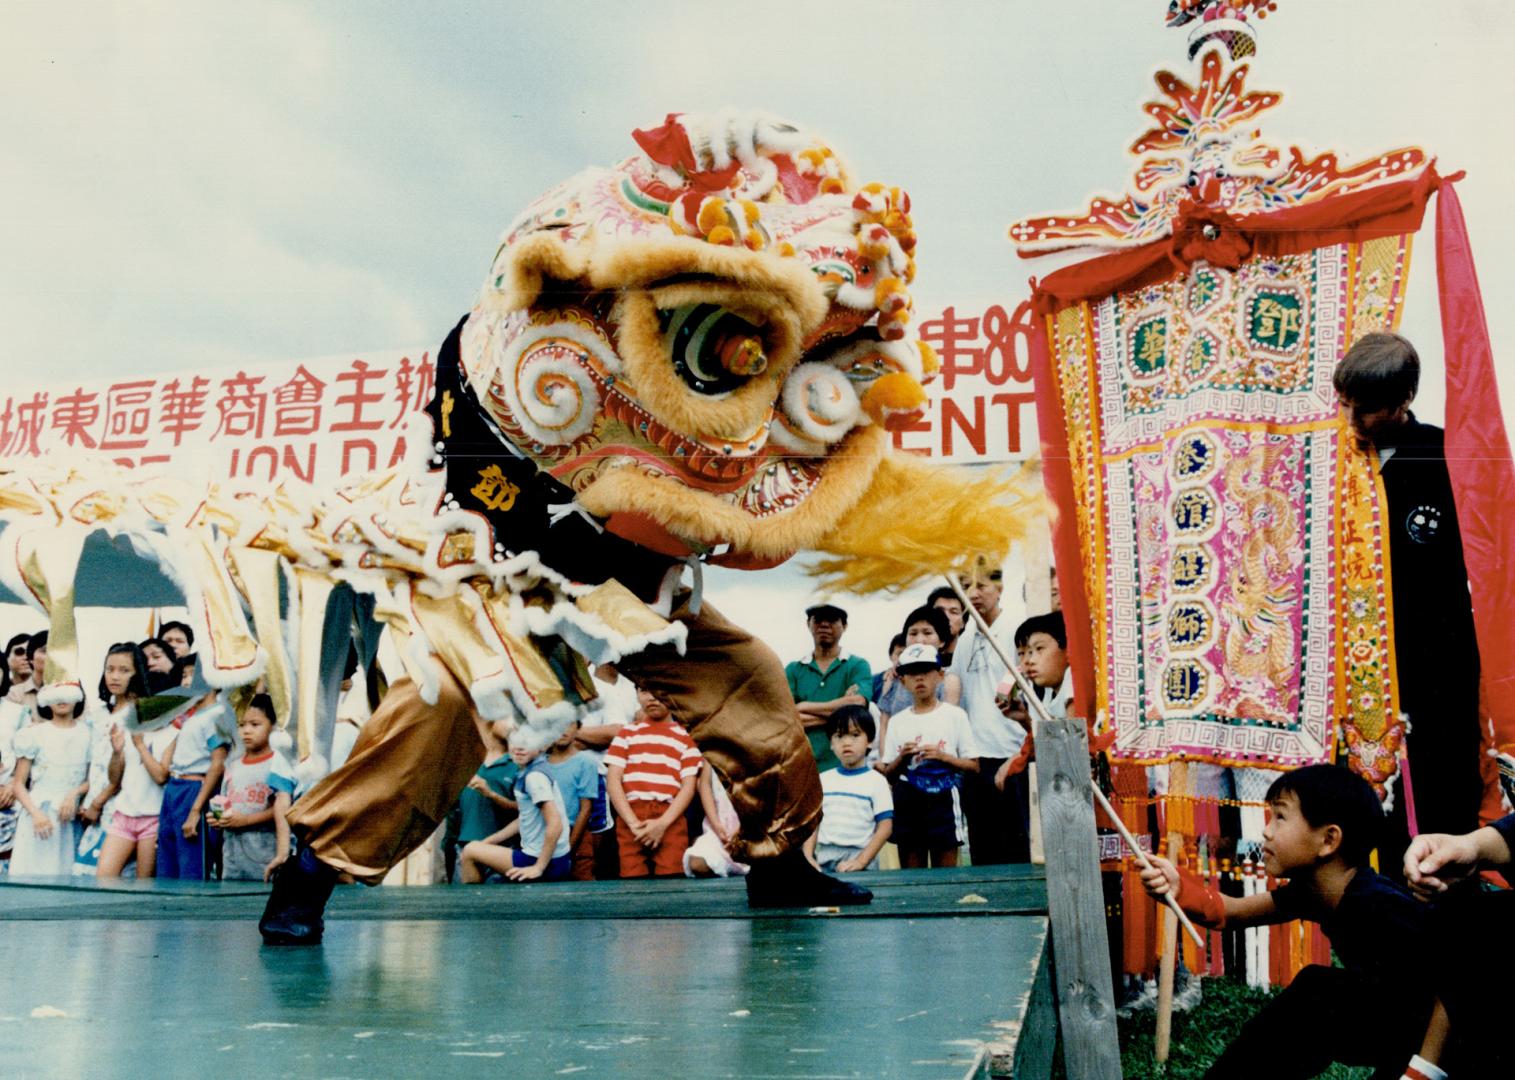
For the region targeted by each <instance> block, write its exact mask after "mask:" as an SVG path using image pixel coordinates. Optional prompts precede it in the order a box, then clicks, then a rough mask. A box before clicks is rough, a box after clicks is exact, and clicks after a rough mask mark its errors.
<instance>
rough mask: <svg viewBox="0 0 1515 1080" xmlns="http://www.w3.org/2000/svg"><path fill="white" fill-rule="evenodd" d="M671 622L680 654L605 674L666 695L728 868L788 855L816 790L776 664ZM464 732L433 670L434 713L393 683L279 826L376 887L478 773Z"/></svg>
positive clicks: (636, 659) (697, 621)
mask: <svg viewBox="0 0 1515 1080" xmlns="http://www.w3.org/2000/svg"><path fill="white" fill-rule="evenodd" d="M673 617H674V618H676V619H679V620H680V621H682V622H683V623H684V624H685V625H686V626H687V627H688V628H689V637H688V641H687V645H686V649H685V652H684V655H683V656H680V655H679V654H678V653H677V652H676V651H675V650H674V649H673V648H672V647H670V646H658V647H655V648H651V649H647V650H645V651H643V652H641V653H638V654H636V655H634V656H628V657H626V658H624V659H623V660H621V661H620V662H619V663H618V664H617V665H616V666H617V667H618V668H619V669H620V671H621V672H622V673H623V674H625V675H626V676H627V677H628V678H629V679H631V681H632V682H633V683H634V684H636V685H637V686H639V687H643V688H646V689H648V690H652V691H654V692H656V693H659V694H662V695H665V696H666V698H667V699H668V701H669V703H670V706H671V708H672V711H673V715H674V718H675V719H677V720H678V721H679V722H680V723H681V724H683V725H684V726H685V727H686V728H688V729H689V733H690V735H692V736H693V737H694V741H695V742H696V743H697V744H698V745H699V748H700V750H701V752H702V753H703V754H704V755H705V758H706V760H707V761H709V762H710V764H711V766H712V767H713V768H714V769H715V771H716V773H717V775H719V776H720V778H721V781H722V783H724V784H725V785H726V789H727V791H728V792H730V795H731V803H732V806H733V807H734V808H735V809H736V812H737V815H738V817H739V818H740V819H741V830H740V833H739V835H738V837H737V840H736V843H735V844H734V847H735V849H736V850H734V851H733V853H732V854H733V856H734V857H735V858H737V859H739V860H740V861H743V862H750V861H751V860H753V859H755V858H763V857H766V856H772V855H777V854H779V853H780V852H782V851H785V850H787V849H788V848H790V847H794V846H797V845H799V844H800V843H802V842H803V841H804V840H805V838H806V837H808V836H809V835H810V834H811V833H812V832H814V831H815V828H816V825H817V823H818V822H819V819H820V812H821V783H820V776H819V774H818V773H817V772H816V768H815V758H814V757H813V756H812V754H811V752H810V743H809V741H808V740H807V739H806V738H805V733H804V729H803V728H802V727H801V726H800V722H799V718H798V717H797V715H796V712H795V705H794V699H793V697H792V696H791V695H790V693H789V684H788V683H787V682H786V681H785V678H784V669H783V665H781V664H780V663H779V659H778V657H777V656H776V655H775V654H774V652H773V650H772V649H770V648H768V646H766V645H764V644H763V643H762V642H760V641H758V640H757V639H755V638H754V637H753V636H752V635H751V634H749V633H747V632H746V631H745V630H743V629H742V628H741V627H739V626H737V625H736V624H735V623H732V622H729V621H727V620H726V619H725V618H724V617H723V616H721V614H720V613H719V612H717V611H716V610H715V609H714V608H713V607H711V606H710V605H709V604H705V605H704V606H703V607H702V608H701V610H700V613H699V614H698V615H691V614H690V613H689V610H688V606H687V598H685V599H684V600H683V602H681V603H680V605H679V606H678V607H677V608H676V609H675V610H674V612H673ZM439 667H440V665H439ZM478 725H479V720H478V717H477V715H476V714H475V712H474V709H473V703H472V701H471V700H470V699H469V696H468V693H467V692H466V691H465V690H464V688H463V687H462V686H461V685H459V683H458V681H457V679H456V678H455V677H453V675H452V674H451V673H450V672H447V671H446V669H445V668H443V675H442V680H441V691H440V695H439V697H438V699H437V703H436V704H435V705H428V704H427V703H426V702H425V701H423V700H421V695H420V691H419V690H418V689H417V688H416V686H415V684H414V683H413V682H412V681H411V680H409V679H401V680H399V681H398V682H396V683H394V684H393V685H392V686H391V687H390V688H389V692H388V693H387V694H386V695H385V696H384V700H383V701H382V702H381V703H380V705H379V708H378V710H377V711H376V712H375V713H374V714H373V716H372V717H370V718H369V720H368V722H367V723H366V724H364V725H363V730H362V731H361V732H360V733H359V735H358V739H357V742H356V743H355V744H354V745H353V748H352V754H351V755H350V756H349V757H348V759H347V762H346V763H345V764H344V765H343V766H342V767H341V768H339V769H337V770H336V771H334V772H332V773H331V774H330V775H329V776H327V777H326V778H325V779H324V780H322V781H321V782H320V783H318V784H317V785H316V786H315V787H313V788H312V789H311V790H310V791H308V792H307V793H306V794H305V795H303V796H301V797H300V799H299V801H297V802H296V803H295V805H294V807H293V808H292V809H291V810H290V814H289V821H290V825H291V826H292V827H293V828H294V830H295V831H296V833H297V834H298V835H299V836H300V838H301V840H302V841H303V842H304V843H305V844H307V845H309V846H310V847H311V849H312V850H313V851H314V852H315V853H316V855H317V856H318V857H319V858H320V859H321V860H322V861H323V862H326V863H328V864H330V865H331V866H335V867H337V868H338V869H339V870H345V871H346V872H347V873H350V874H351V875H352V876H353V877H355V878H357V879H358V880H359V881H364V882H367V883H368V884H378V883H379V882H380V881H382V880H383V878H384V875H385V874H386V873H387V872H388V871H389V868H390V867H392V866H394V865H395V864H396V863H398V862H399V861H400V860H401V859H403V858H404V857H405V856H406V855H407V854H409V853H410V852H411V851H413V850H415V848H417V847H419V846H420V845H421V844H422V843H423V842H424V841H425V840H426V838H427V837H428V836H430V835H431V834H432V833H433V832H435V831H436V829H437V826H438V825H440V824H441V823H442V820H443V819H444V818H445V817H446V816H447V813H448V811H449V810H451V809H452V807H453V806H454V805H455V804H456V803H457V801H458V796H459V794H460V793H461V792H462V790H463V789H464V788H465V787H466V786H467V785H468V781H469V779H470V778H471V777H472V776H473V774H474V773H475V772H477V771H478V768H479V765H480V764H482V763H483V760H484V743H483V741H482V740H481V739H480V737H479V731H478Z"/></svg>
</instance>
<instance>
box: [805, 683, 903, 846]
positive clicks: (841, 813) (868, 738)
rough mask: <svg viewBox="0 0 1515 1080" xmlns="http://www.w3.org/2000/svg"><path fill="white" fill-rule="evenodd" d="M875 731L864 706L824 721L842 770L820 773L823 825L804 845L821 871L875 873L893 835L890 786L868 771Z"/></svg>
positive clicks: (849, 706)
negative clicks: (880, 853) (879, 855)
mask: <svg viewBox="0 0 1515 1080" xmlns="http://www.w3.org/2000/svg"><path fill="white" fill-rule="evenodd" d="M873 730H874V729H873V714H872V713H870V712H869V711H868V710H867V709H865V708H863V707H862V706H861V705H848V706H847V707H846V708H842V709H838V710H837V711H836V712H834V713H832V714H831V716H830V717H829V718H828V719H827V721H826V732H827V734H828V735H829V736H830V737H831V751H832V753H834V754H836V757H837V760H838V761H839V762H840V764H839V765H837V766H836V767H835V768H833V769H827V770H826V771H825V772H823V773H821V795H822V801H821V825H820V828H819V829H817V830H816V831H815V832H813V833H811V834H810V838H809V839H808V840H806V841H805V854H806V855H808V856H809V857H810V859H811V861H812V862H814V863H815V864H816V865H817V866H819V867H820V868H821V869H822V870H827V871H836V872H838V873H843V874H846V873H851V872H852V871H855V870H877V869H878V853H879V852H880V851H882V850H883V848H884V845H885V844H886V843H888V842H889V837H890V835H891V834H892V833H893V831H894V796H893V795H892V794H891V793H890V791H889V781H887V780H885V779H884V777H883V774H881V773H880V772H879V771H878V770H877V769H871V768H869V767H868V748H869V747H870V746H871V745H872V744H873Z"/></svg>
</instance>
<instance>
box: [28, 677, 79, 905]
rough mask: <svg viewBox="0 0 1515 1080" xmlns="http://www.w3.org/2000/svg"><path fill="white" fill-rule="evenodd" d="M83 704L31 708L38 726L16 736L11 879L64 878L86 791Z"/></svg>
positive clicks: (69, 868) (75, 843)
mask: <svg viewBox="0 0 1515 1080" xmlns="http://www.w3.org/2000/svg"><path fill="white" fill-rule="evenodd" d="M83 712H84V702H82V701H80V702H77V703H75V704H73V705H56V706H52V707H49V706H44V705H39V706H37V715H38V720H37V722H36V723H35V724H30V725H28V726H26V727H24V728H22V729H21V730H19V731H17V732H16V735H15V741H14V747H15V752H16V774H15V778H14V784H15V791H16V802H17V803H19V804H20V806H21V810H22V815H23V816H22V819H21V820H20V821H19V822H17V826H16V839H15V847H14V849H13V850H12V852H11V875H12V876H13V877H14V876H19V875H23V874H31V875H44V876H48V877H67V876H68V875H69V874H70V873H71V872H72V870H73V865H74V852H75V851H76V850H77V848H78V843H79V830H80V821H79V804H80V802H81V801H82V800H83V798H84V796H85V794H86V793H87V792H88V791H89V779H88V776H89V744H90V729H89V725H87V724H82V723H80V722H79V717H80V716H81V715H82V714H83Z"/></svg>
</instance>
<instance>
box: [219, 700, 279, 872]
mask: <svg viewBox="0 0 1515 1080" xmlns="http://www.w3.org/2000/svg"><path fill="white" fill-rule="evenodd" d="M276 719H277V717H276V716H275V715H274V703H273V699H272V698H271V697H269V696H268V695H267V694H254V695H253V698H252V700H251V701H249V702H248V703H247V707H246V708H245V709H243V710H242V716H241V718H240V719H239V720H238V721H237V734H238V735H239V736H241V739H242V753H240V754H239V755H237V756H236V757H234V758H232V759H231V761H229V762H228V763H227V765H226V771H225V775H224V777H223V779H222V782H221V796H220V798H219V799H216V800H213V801H212V807H213V809H212V811H211V818H210V824H211V825H213V826H215V827H216V828H217V829H220V830H221V831H222V833H223V835H224V836H225V838H226V839H225V841H224V846H223V847H222V852H221V877H222V879H223V880H225V881H267V880H268V879H269V878H270V877H271V876H272V875H273V872H274V871H275V870H277V869H278V868H279V867H280V866H283V865H284V863H285V862H286V861H287V860H288V859H289V854H290V852H289V822H288V819H287V817H286V815H287V814H288V813H289V807H290V803H291V802H292V801H293V800H294V792H295V770H294V766H293V765H291V764H290V763H289V761H288V760H287V759H286V758H285V757H284V755H283V754H281V753H279V752H278V751H277V750H275V749H274V748H273V747H272V746H270V745H269V738H270V737H271V736H272V735H273V731H274V723H275V721H276Z"/></svg>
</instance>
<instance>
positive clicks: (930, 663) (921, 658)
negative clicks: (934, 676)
mask: <svg viewBox="0 0 1515 1080" xmlns="http://www.w3.org/2000/svg"><path fill="white" fill-rule="evenodd" d="M941 666H942V658H941V657H940V656H938V655H937V653H936V646H935V645H925V644H922V643H920V642H917V643H916V644H914V645H906V646H905V651H904V652H902V653H900V658H899V660H897V661H896V662H895V665H894V667H895V670H896V671H904V670H905V669H906V668H907V667H931V668H940V667H941Z"/></svg>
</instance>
